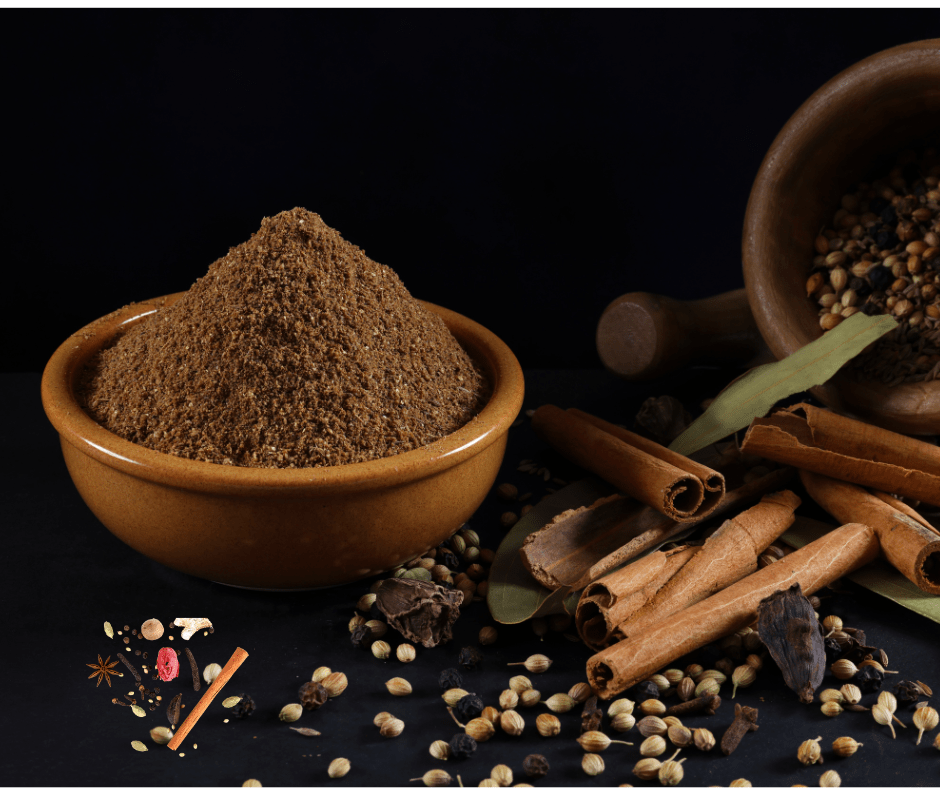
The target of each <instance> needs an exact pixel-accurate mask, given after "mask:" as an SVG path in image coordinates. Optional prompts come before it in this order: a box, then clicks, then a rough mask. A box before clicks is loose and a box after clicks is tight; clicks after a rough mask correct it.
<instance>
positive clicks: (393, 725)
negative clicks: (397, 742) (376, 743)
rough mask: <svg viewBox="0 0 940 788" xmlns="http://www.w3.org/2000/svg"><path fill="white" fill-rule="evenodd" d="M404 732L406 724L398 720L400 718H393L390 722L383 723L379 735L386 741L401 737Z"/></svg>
mask: <svg viewBox="0 0 940 788" xmlns="http://www.w3.org/2000/svg"><path fill="white" fill-rule="evenodd" d="M403 730H405V723H404V722H402V721H401V720H400V719H398V717H392V718H391V719H390V720H386V721H385V722H384V723H382V727H381V728H379V733H381V734H382V736H384V737H385V738H386V739H394V738H395V737H396V736H400V735H401V732H402V731H403Z"/></svg>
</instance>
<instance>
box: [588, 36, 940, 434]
mask: <svg viewBox="0 0 940 788" xmlns="http://www.w3.org/2000/svg"><path fill="white" fill-rule="evenodd" d="M938 132H940V39H932V40H927V41H915V42H913V43H910V44H904V45H902V46H898V47H894V48H892V49H887V50H885V51H883V52H879V53H877V54H875V55H872V56H871V57H868V58H865V59H864V60H862V61H860V62H858V63H856V64H855V65H853V66H851V67H849V68H848V69H846V70H845V71H843V72H842V73H841V74H838V75H837V76H835V77H833V78H832V79H830V80H829V81H828V82H827V83H826V84H825V85H823V86H822V87H821V88H819V90H817V91H816V92H815V93H814V94H813V95H812V96H810V97H809V98H808V99H807V100H806V101H805V102H804V103H803V105H802V106H801V107H800V108H799V109H798V110H797V111H796V112H795V113H794V115H793V116H792V117H791V118H790V120H789V121H788V122H787V124H786V125H785V126H784V127H783V129H782V130H781V131H780V133H779V134H778V135H777V138H776V139H775V140H774V142H773V144H772V145H771V146H770V150H769V151H768V152H767V155H766V156H765V157H764V160H763V162H762V163H761V167H760V170H759V172H758V174H757V178H756V179H755V181H754V185H753V187H752V189H751V196H750V199H749V201H748V205H747V212H746V214H745V218H744V233H743V239H742V253H743V260H744V282H745V289H744V290H736V291H733V292H730V293H724V294H722V295H719V296H714V297H712V298H708V299H703V300H701V301H693V302H679V301H674V300H673V299H668V298H665V297H662V296H655V295H651V294H648V293H628V294H626V295H623V296H620V297H619V298H617V299H616V300H614V301H613V302H612V303H611V304H610V305H609V306H608V307H607V308H606V309H605V310H604V313H603V314H602V315H601V318H600V321H599V323H598V327H597V349H598V353H599V354H600V357H601V360H602V361H603V363H604V365H605V366H606V367H607V368H608V369H610V370H611V371H613V372H615V373H617V374H619V375H621V376H623V377H625V378H627V379H630V380H649V379H651V378H654V377H656V376H658V375H660V374H663V373H665V372H668V371H670V370H672V369H676V368H678V367H680V366H683V365H684V364H686V363H688V362H689V361H692V360H698V361H706V362H715V361H730V362H745V361H748V360H749V359H751V360H752V363H753V359H754V357H755V356H756V355H757V354H758V353H759V352H760V351H761V349H762V347H764V346H766V348H768V349H769V353H767V354H766V360H768V361H769V360H772V358H777V359H781V358H785V357H787V356H789V355H790V354H791V353H793V352H794V351H796V350H798V349H799V348H801V347H802V346H803V345H805V344H807V343H809V342H812V341H813V340H814V339H817V338H818V337H820V336H822V333H823V332H822V329H821V328H820V326H819V317H818V315H817V311H816V310H817V307H816V304H815V303H814V302H813V301H811V300H809V299H808V298H806V290H805V283H806V279H807V276H808V275H809V272H810V269H811V267H812V258H813V256H814V254H815V252H814V248H813V242H814V240H815V238H816V236H817V234H818V233H819V231H820V228H823V227H827V226H829V224H830V222H831V220H832V216H833V214H834V213H835V212H836V210H837V209H838V208H839V205H840V199H841V197H842V195H843V194H845V193H847V192H849V191H851V190H853V189H854V187H855V185H856V184H857V183H858V182H860V181H863V180H866V179H873V178H876V177H879V176H882V175H884V173H886V172H888V170H889V169H890V168H891V167H892V166H893V165H894V162H895V157H896V155H897V153H899V152H900V151H902V150H904V149H907V148H917V147H919V146H920V145H922V144H923V143H925V142H926V141H927V140H928V139H929V138H930V137H931V135H933V136H934V137H936V135H937V134H938ZM770 354H772V356H770ZM812 393H813V394H814V395H815V396H816V397H817V398H818V399H819V400H820V401H822V402H823V403H824V404H825V405H827V406H828V407H830V408H832V409H833V410H835V411H838V412H840V413H845V414H847V415H852V416H856V417H859V418H861V419H864V420H865V421H868V422H870V423H872V424H876V425H878V426H880V427H884V428H886V429H891V430H895V431H897V432H902V433H907V434H912V435H935V434H940V381H938V382H929V383H905V384H900V385H898V386H894V387H890V388H889V387H887V386H884V385H882V384H880V383H877V382H875V381H872V380H869V379H866V378H860V377H858V376H857V375H856V374H855V373H854V371H853V370H851V369H850V368H848V367H845V368H843V369H842V370H840V371H839V372H838V373H837V374H836V375H835V377H833V378H832V379H831V380H830V381H829V382H827V383H825V384H824V385H822V386H816V387H815V388H813V389H812Z"/></svg>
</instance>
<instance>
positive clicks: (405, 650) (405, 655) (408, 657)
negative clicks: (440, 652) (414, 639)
mask: <svg viewBox="0 0 940 788" xmlns="http://www.w3.org/2000/svg"><path fill="white" fill-rule="evenodd" d="M417 654H418V653H417V651H415V647H414V646H412V645H411V643H402V644H401V645H400V646H399V647H398V648H397V649H395V656H396V657H398V661H399V662H414V659H415V657H416V656H417Z"/></svg>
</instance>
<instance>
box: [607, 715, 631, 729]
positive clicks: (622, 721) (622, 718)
mask: <svg viewBox="0 0 940 788" xmlns="http://www.w3.org/2000/svg"><path fill="white" fill-rule="evenodd" d="M635 725H636V719H635V718H634V716H633V715H632V714H628V713H627V712H622V713H621V714H618V715H617V716H616V717H614V718H613V719H612V720H611V721H610V727H611V728H613V729H614V730H615V731H617V733H626V732H627V731H630V730H633V727H634V726H635Z"/></svg>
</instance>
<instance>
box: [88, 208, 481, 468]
mask: <svg viewBox="0 0 940 788" xmlns="http://www.w3.org/2000/svg"><path fill="white" fill-rule="evenodd" d="M488 393H489V392H488V386H487V382H486V380H485V378H484V376H483V375H482V374H481V372H480V371H479V369H478V368H477V367H476V366H475V365H474V363H473V361H472V360H471V359H470V357H469V356H468V355H467V353H466V351H465V350H464V349H463V348H462V347H461V346H460V344H459V343H458V342H457V340H456V339H455V338H454V336H453V335H452V334H451V333H450V331H449V330H448V329H447V326H446V325H445V324H444V322H443V320H441V319H440V317H438V316H437V315H435V314H433V313H431V312H430V311H429V310H427V309H426V308H425V307H424V306H423V305H422V304H421V303H420V302H418V301H417V300H416V299H415V298H413V297H412V296H411V294H410V293H409V292H408V290H407V289H405V287H404V285H403V284H402V282H401V280H400V279H399V278H398V276H397V275H396V274H395V272H394V271H392V270H391V269H390V268H388V267H386V266H384V265H380V264H379V263H376V262H374V261H373V260H371V259H370V258H369V257H367V256H366V254H365V253H364V252H363V250H362V249H360V248H359V247H357V246H355V245H353V244H351V243H349V242H348V241H346V240H344V239H343V238H342V236H341V235H340V234H339V233H338V232H336V231H335V230H333V229H332V228H330V227H328V226H327V225H326V224H325V223H324V222H323V220H322V219H321V218H320V217H319V216H318V215H317V214H315V213H311V212H309V211H306V210H304V209H302V208H295V209H293V210H291V211H285V212H283V213H280V214H278V215H276V216H274V217H271V218H266V219H264V220H263V221H262V224H261V228H260V229H259V230H258V231H257V232H256V233H255V234H254V235H252V237H251V238H250V239H249V240H248V241H246V242H245V243H243V244H241V245H239V246H236V247H234V248H232V249H230V250H229V252H228V254H227V255H225V256H224V257H222V258H221V259H219V260H217V261H216V262H215V263H213V264H212V265H211V266H210V267H209V270H208V272H207V273H206V275H205V276H204V277H202V278H201V279H199V280H197V281H196V283H195V284H194V285H193V286H192V287H191V288H190V290H189V291H187V292H186V293H185V294H184V295H183V296H182V297H181V298H180V299H179V300H178V301H176V302H175V303H174V304H173V305H171V306H169V307H166V308H164V309H161V310H159V311H158V312H157V313H156V314H155V315H153V316H152V317H150V318H149V319H147V320H144V321H140V323H138V324H135V325H134V326H132V327H131V328H130V329H128V331H127V332H126V333H125V334H124V335H123V336H121V337H119V338H118V339H117V341H116V342H115V343H113V344H112V346H110V347H108V348H105V349H104V350H102V351H101V352H100V353H99V354H97V356H96V357H95V358H94V359H93V360H92V362H91V364H90V365H89V367H88V368H87V369H86V370H85V374H84V376H83V381H82V384H81V391H80V394H81V396H82V400H83V404H84V406H85V408H86V410H87V411H88V413H89V415H90V416H91V417H92V418H94V419H95V420H96V421H97V422H99V423H100V424H101V425H102V426H104V427H105V428H107V429H108V430H110V431H111V432H114V433H116V434H117V435H119V436H121V437H123V438H126V439H127V440H130V441H133V442H134V443H137V444H139V445H141V446H145V447H147V448H150V449H155V450H157V451H160V452H164V453H166V454H172V455H176V456H179V457H185V458H188V459H197V460H205V461H208V462H214V463H220V464H223V465H239V466H248V467H271V468H313V467H321V466H332V465H344V464H348V463H354V462H362V461H365V460H373V459H379V458H382V457H388V456H392V455H395V454H399V453H401V452H405V451H410V450H412V449H416V448H419V447H421V446H424V445H427V444H429V443H431V442H433V441H435V440H438V439H439V438H442V437H444V436H446V435H449V434H450V433H452V432H454V431H456V430H457V429H459V428H460V427H462V426H464V425H465V424H467V423H468V422H469V421H470V420H471V419H472V418H473V417H474V416H475V415H476V414H477V413H478V412H479V410H480V409H481V408H482V406H483V405H484V404H485V401H486V398H487V396H488Z"/></svg>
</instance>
